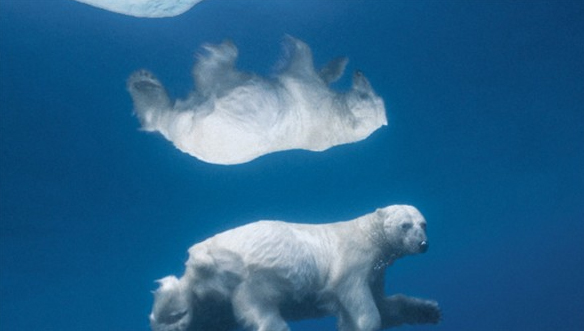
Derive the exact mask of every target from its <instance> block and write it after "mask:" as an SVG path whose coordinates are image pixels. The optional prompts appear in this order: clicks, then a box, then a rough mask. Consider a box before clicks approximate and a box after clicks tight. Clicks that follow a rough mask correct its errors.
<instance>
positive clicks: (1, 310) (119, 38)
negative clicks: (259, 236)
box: [0, 0, 584, 331]
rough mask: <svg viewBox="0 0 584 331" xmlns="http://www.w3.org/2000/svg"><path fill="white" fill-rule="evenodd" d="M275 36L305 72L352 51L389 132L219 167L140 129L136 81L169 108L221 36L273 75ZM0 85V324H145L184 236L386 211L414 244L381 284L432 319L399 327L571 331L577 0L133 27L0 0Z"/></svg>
mask: <svg viewBox="0 0 584 331" xmlns="http://www.w3.org/2000/svg"><path fill="white" fill-rule="evenodd" d="M285 34H290V35H293V36H295V37H298V38H300V39H302V40H304V41H306V42H307V43H308V44H309V45H310V46H311V47H312V49H313V53H314V56H315V62H316V63H317V65H322V64H324V63H325V62H326V61H327V60H329V59H330V58H332V57H335V56H339V55H346V56H348V57H349V58H350V63H349V67H348V70H349V71H352V70H356V69H359V70H362V71H363V72H364V73H365V74H366V75H367V77H368V78H369V79H370V81H371V83H372V85H373V87H374V88H375V90H376V92H377V93H378V94H379V95H380V96H382V97H383V98H384V100H385V102H386V106H387V115H388V118H389V126H388V127H384V128H382V129H380V130H379V131H377V132H375V133H374V134H373V135H372V136H371V137H370V138H368V139H367V140H364V141H361V142H358V143H355V144H349V145H344V146H339V147H335V148H333V149H331V150H328V151H326V152H322V153H313V152H306V151H291V152H282V153H275V154H271V155H267V156H264V157H261V158H260V159H257V160H255V161H253V162H251V163H247V164H243V165H237V166H217V165H210V164H205V163H203V162H201V161H198V160H197V159H195V158H192V157H189V156H188V155H186V154H183V153H181V152H180V151H178V150H177V149H175V148H174V147H173V146H172V145H171V144H170V143H169V142H167V141H165V140H164V139H163V138H162V137H161V136H159V135H156V134H147V133H144V132H141V131H139V130H138V128H139V123H138V121H137V119H136V118H134V117H133V116H132V104H131V100H130V97H129V95H128V93H127V92H126V90H125V80H126V78H127V77H128V75H129V74H130V73H131V72H133V71H134V70H137V69H140V68H148V69H150V70H152V71H153V72H154V73H156V74H157V75H158V77H159V78H160V79H161V81H163V83H164V84H165V85H166V86H167V88H168V89H169V91H170V93H171V94H172V95H174V96H177V97H184V96H185V95H186V93H187V92H188V91H189V90H190V89H191V88H192V80H191V78H190V70H191V66H192V63H193V54H194V53H195V52H196V51H197V50H199V49H200V48H199V47H200V46H201V45H202V44H204V43H207V42H212V43H218V42H221V41H222V40H224V39H230V40H232V41H234V43H235V44H236V45H237V46H238V47H239V50H240V58H239V61H238V66H239V67H240V68H242V69H244V70H248V71H256V72H259V73H261V74H269V73H270V72H271V70H272V69H273V68H274V63H276V62H277V60H278V54H279V51H280V49H279V47H280V46H279V45H280V42H281V40H282V37H283V36H284V35H285ZM346 76H347V77H350V74H348V75H346ZM348 79H349V78H345V79H344V80H343V81H341V82H339V83H338V84H337V86H338V87H339V88H343V87H346V86H347V85H348V84H349V83H348ZM0 84H1V85H0V330H6V331H14V330H16V331H19V330H59V331H65V330H148V320H147V316H148V313H149V311H150V308H151V304H152V297H151V293H150V291H151V290H153V289H155V287H156V285H155V284H154V282H153V281H154V280H155V279H158V278H161V277H163V276H166V275H169V274H177V275H180V274H182V272H183V263H184V261H185V259H186V250H187V248H188V247H189V246H191V245H192V244H194V243H195V242H197V241H200V240H203V239H205V238H206V237H208V236H210V235H212V234H214V233H216V232H219V231H223V230H225V229H228V228H231V227H234V226H237V225H241V224H244V223H247V222H251V221H254V220H257V219H260V218H264V219H283V220H289V221H301V222H329V221H336V220H345V219H351V218H354V217H357V216H359V215H361V214H365V213H367V212H370V211H372V210H374V209H375V208H377V207H382V206H385V205H388V204H394V203H408V204H413V205H415V206H417V207H418V208H419V209H420V210H421V211H422V212H423V213H424V215H425V216H426V218H427V220H428V224H429V225H428V235H429V239H430V243H431V248H430V250H429V252H428V253H427V254H424V255H421V256H415V257H408V258H405V259H403V260H400V261H398V262H397V263H396V264H395V265H394V266H393V267H392V268H390V269H389V271H388V273H389V277H388V278H389V282H388V285H387V290H388V292H390V293H395V292H402V293H405V294H409V295H416V296H421V297H426V298H433V299H436V300H438V301H439V302H440V304H441V306H442V310H443V314H444V320H443V322H442V323H441V324H439V325H437V326H426V327H404V329H410V330H411V329H420V330H421V329H425V330H437V331H438V330H477V331H480V330H489V331H491V330H574V331H576V330H584V314H582V313H581V311H582V308H583V307H584V286H583V282H582V280H584V244H583V239H584V170H583V169H584V2H582V1H557V0H553V1H536V0H533V1H422V0H417V1H336V0H312V1H308V0H297V1H293V0H287V1H280V0H279V1H266V0H229V1H225V0H223V1H222V0H206V1H203V2H202V3H201V4H199V5H197V6H195V7H194V8H193V9H191V10H190V11H188V12H187V13H185V14H183V15H181V16H177V17H174V18H167V19H138V18H134V17H128V16H122V15H118V14H113V13H109V12H106V11H102V10H99V9H95V8H93V7H90V6H86V5H83V4H79V3H76V2H73V1H68V0H63V1H58V0H53V1H40V0H4V1H0ZM293 329H294V330H334V321H333V320H332V319H327V320H324V321H318V322H314V321H309V322H303V323H298V324H294V325H293Z"/></svg>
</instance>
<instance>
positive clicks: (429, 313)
mask: <svg viewBox="0 0 584 331" xmlns="http://www.w3.org/2000/svg"><path fill="white" fill-rule="evenodd" d="M385 309H387V312H388V313H387V319H386V320H387V322H386V323H385V324H387V325H389V326H397V325H401V324H404V323H405V324H436V323H438V322H440V320H441V319H442V312H441V311H440V307H439V306H438V303H437V302H436V301H434V300H426V299H419V298H413V297H407V296H405V295H401V294H397V295H393V296H391V297H388V298H386V300H385Z"/></svg>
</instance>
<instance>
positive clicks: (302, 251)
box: [191, 221, 328, 294]
mask: <svg viewBox="0 0 584 331" xmlns="http://www.w3.org/2000/svg"><path fill="white" fill-rule="evenodd" d="M326 237H327V233H326V231H323V229H321V228H320V227H319V226H316V225H306V224H295V223H285V222H280V221H259V222H254V223H250V224H248V225H244V226H242V227H238V228H235V229H232V230H229V231H226V232H223V233H220V234H218V235H216V236H214V237H212V238H209V239H207V240H205V241H204V242H202V243H200V244H198V245H195V246H194V247H193V248H194V250H193V251H192V252H191V254H192V255H193V254H194V253H196V252H195V251H198V252H202V251H204V252H205V254H206V255H205V258H206V259H211V260H212V261H213V262H212V264H213V266H214V268H216V270H215V272H216V273H217V274H227V273H228V274H236V275H239V277H238V278H240V279H245V280H246V281H247V280H250V278H254V277H255V278H261V279H262V282H264V285H268V284H266V283H265V282H276V283H278V287H279V288H280V289H281V290H282V291H283V292H289V293H291V294H298V293H309V292H312V291H314V290H316V289H317V288H318V287H319V285H322V281H323V277H324V275H325V274H326V273H327V270H326V265H327V264H326V261H323V257H326V256H327V253H328V248H327V242H328V239H327V238H326ZM198 254H199V255H201V254H200V253H198ZM198 260H201V259H200V258H199V259H198ZM325 260H326V258H325ZM194 263H197V262H196V261H194ZM283 284H284V285H285V286H281V285H283Z"/></svg>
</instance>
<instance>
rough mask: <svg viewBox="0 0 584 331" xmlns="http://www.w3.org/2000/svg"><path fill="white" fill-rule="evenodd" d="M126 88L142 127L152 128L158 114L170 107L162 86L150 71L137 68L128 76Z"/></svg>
mask: <svg viewBox="0 0 584 331" xmlns="http://www.w3.org/2000/svg"><path fill="white" fill-rule="evenodd" d="M127 88H128V91H129V92H130V95H131V96H132V100H133V101H134V111H135V113H136V115H137V116H138V118H139V119H140V122H141V123H142V126H143V128H144V129H145V130H148V131H150V130H153V126H155V125H156V121H157V119H158V118H159V117H160V115H162V114H164V113H165V112H167V111H169V110H170V109H171V107H172V104H171V101H170V98H169V97H168V93H167V92H166V90H165V89H164V86H162V83H161V82H160V81H159V80H158V79H157V78H156V77H155V76H154V74H152V73H151V72H149V71H147V70H138V71H136V72H135V73H133V74H132V75H131V76H130V78H128V82H127Z"/></svg>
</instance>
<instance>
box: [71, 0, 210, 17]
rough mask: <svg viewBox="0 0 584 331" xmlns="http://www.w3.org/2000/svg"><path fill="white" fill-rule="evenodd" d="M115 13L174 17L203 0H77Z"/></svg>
mask: <svg viewBox="0 0 584 331" xmlns="http://www.w3.org/2000/svg"><path fill="white" fill-rule="evenodd" d="M75 1H78V2H81V3H85V4H88V5H91V6H94V7H97V8H101V9H105V10H109V11H112V12H114V13H119V14H124V15H130V16H137V17H172V16H177V15H180V14H182V13H184V12H186V11H187V10H189V9H191V8H192V7H193V6H194V5H196V4H197V3H199V2H201V1H203V0H75Z"/></svg>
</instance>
